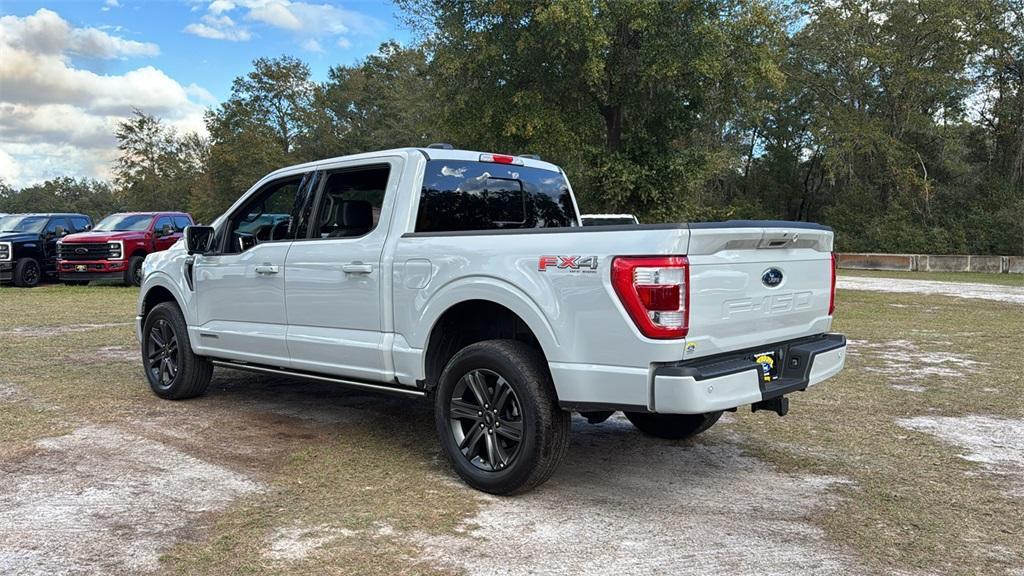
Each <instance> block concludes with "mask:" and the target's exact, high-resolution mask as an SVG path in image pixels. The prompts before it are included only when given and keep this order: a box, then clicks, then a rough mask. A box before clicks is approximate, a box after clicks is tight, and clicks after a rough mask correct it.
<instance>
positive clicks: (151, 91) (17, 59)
mask: <svg viewBox="0 0 1024 576" xmlns="http://www.w3.org/2000/svg"><path fill="white" fill-rule="evenodd" d="M0 53H2V54H3V57H2V58H0V150H2V151H3V155H2V156H0V177H2V178H4V179H5V180H6V181H8V182H9V183H11V184H12V185H15V186H24V185H29V184H32V183H36V182H39V181H42V180H45V179H48V178H53V177H55V176H61V175H71V176H83V177H92V178H105V177H107V176H108V175H109V169H110V163H111V161H112V160H113V159H114V158H115V157H116V155H117V150H116V141H115V138H114V135H113V134H114V130H115V129H116V127H117V124H118V122H120V121H121V120H123V119H125V118H127V117H129V116H130V115H131V113H132V109H133V108H139V109H141V110H143V111H145V112H146V113H149V114H154V115H156V116H159V117H162V118H164V119H165V120H166V121H167V123H168V124H169V125H171V126H174V127H176V128H178V129H181V130H193V131H200V132H202V131H203V130H204V128H203V111H204V104H211V103H213V101H214V98H213V96H212V95H211V94H210V93H209V92H207V91H206V90H204V89H203V88H201V87H199V86H195V85H190V86H182V85H181V84H180V83H178V82H177V81H176V80H174V79H173V78H171V77H169V76H167V75H166V74H165V73H164V72H163V71H161V70H159V69H157V68H154V67H152V66H142V67H140V68H136V69H133V70H129V71H127V72H125V73H123V74H98V73H96V72H92V71H90V70H86V69H82V68H79V67H76V65H75V64H74V62H73V61H72V57H73V56H81V57H88V58H107V59H110V58H128V57H132V56H146V55H153V54H157V53H159V48H158V47H157V46H156V45H155V44H148V43H142V42H134V41H129V40H125V39H123V38H119V37H117V36H112V35H110V34H108V33H106V32H103V31H100V30H98V29H95V28H74V27H72V26H71V25H70V24H69V23H68V22H67V21H65V20H64V19H63V18H61V17H60V16H59V15H58V14H56V13H55V12H52V11H50V10H45V9H41V10H39V11H38V12H36V13H35V14H33V15H30V16H25V17H16V16H4V17H3V18H0Z"/></svg>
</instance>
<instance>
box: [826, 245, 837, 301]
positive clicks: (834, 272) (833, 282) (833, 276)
mask: <svg viewBox="0 0 1024 576" xmlns="http://www.w3.org/2000/svg"><path fill="white" fill-rule="evenodd" d="M835 311H836V253H835V252H833V253H832V291H831V292H830V294H829V297H828V315H829V316H831V315H832V313H833V312H835Z"/></svg>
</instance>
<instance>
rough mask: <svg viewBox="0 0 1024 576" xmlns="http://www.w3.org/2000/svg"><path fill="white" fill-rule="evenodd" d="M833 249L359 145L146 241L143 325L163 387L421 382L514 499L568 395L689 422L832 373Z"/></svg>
mask: <svg viewBox="0 0 1024 576" xmlns="http://www.w3.org/2000/svg"><path fill="white" fill-rule="evenodd" d="M267 215H287V217H283V218H280V217H277V216H272V217H268V216H267ZM254 222H263V223H265V225H264V226H257V227H254V226H253V223H254ZM832 242H833V235H832V231H831V230H830V229H829V228H827V227H824V226H820V225H816V224H809V223H798V222H760V221H733V222H721V223H699V224H698V223H691V224H652V225H623V226H597V227H582V226H580V219H579V210H578V208H577V205H576V200H575V198H574V196H573V193H572V189H571V188H570V185H569V182H568V180H567V179H566V176H565V175H564V174H563V172H562V171H561V170H560V169H559V168H558V167H557V166H555V165H552V164H549V163H547V162H543V161H541V160H538V159H535V158H531V157H520V156H507V155H501V154H489V153H480V152H469V151H462V150H452V149H450V147H433V146H432V147H428V148H425V149H415V148H412V149H399V150H388V151H382V152H373V153H367V154H358V155H354V156H345V157H341V158H333V159H329V160H322V161H318V162H312V163H309V164H302V165H299V166H292V167H289V168H284V169H281V170H278V171H276V172H273V173H272V174H269V175H268V176H266V177H265V178H263V179H262V180H260V181H259V182H257V183H256V184H255V185H254V186H253V187H252V188H251V189H250V190H249V191H248V192H246V193H245V194H243V195H242V197H241V198H239V200H238V201H237V202H236V203H235V204H234V205H233V206H232V207H231V208H230V209H228V211H227V212H226V213H224V214H223V215H222V216H220V217H219V218H217V219H216V220H215V221H214V222H213V224H212V226H208V227H206V226H192V227H189V228H188V229H186V231H185V242H182V243H179V244H177V245H175V246H174V247H172V248H171V249H170V250H167V251H165V252H161V253H158V254H152V255H150V256H149V257H148V258H146V260H145V263H144V265H143V275H144V280H143V284H142V290H141V294H140V297H139V303H138V318H137V324H138V337H139V340H140V343H141V352H142V360H143V364H144V368H145V374H146V376H147V379H148V380H149V384H150V386H151V388H152V389H153V391H154V392H155V393H156V394H157V395H158V396H160V397H163V398H168V399H183V398H190V397H194V396H197V395H200V394H202V393H203V391H204V390H205V388H206V386H207V384H208V382H209V381H210V377H211V373H212V371H213V369H214V367H224V368H233V369H241V370H251V371H256V372H260V373H264V374H269V375H280V376H292V377H302V378H309V379H313V380H317V381H321V382H329V383H336V384H339V385H347V386H351V387H355V388H359V389H363V390H372V391H379V392H387V393H393V394H399V395H405V396H411V397H421V398H427V399H429V400H430V401H431V402H432V403H433V408H434V414H435V423H436V428H437V433H438V435H439V439H440V442H441V446H442V447H443V450H444V453H445V454H446V456H447V458H448V459H449V461H450V462H451V464H452V466H453V468H454V469H455V471H456V472H457V473H458V474H459V475H460V476H461V477H462V478H463V479H464V480H465V481H466V482H467V483H468V484H470V485H471V486H473V487H475V488H477V489H480V490H484V491H487V492H492V493H496V494H510V493H515V492H521V491H525V490H528V489H530V488H532V487H534V486H536V485H538V484H540V483H541V482H543V481H544V480H545V479H547V478H548V477H549V476H550V475H551V473H552V472H553V471H554V469H555V467H556V466H557V464H558V462H559V461H560V460H561V459H562V457H563V456H564V454H565V452H566V449H567V447H568V443H569V429H570V415H571V412H574V411H575V412H580V413H582V414H583V415H584V416H585V417H587V418H588V419H589V420H590V421H592V422H598V421H601V420H602V419H605V418H607V417H608V416H609V415H611V414H612V413H613V412H614V411H623V412H625V415H626V417H627V418H628V419H629V420H630V421H631V422H632V423H633V424H634V425H635V426H636V427H637V428H639V429H640V430H641V431H643V432H645V433H648V434H651V435H655V436H659V437H663V438H683V437H687V436H691V435H694V434H697V433H699V432H702V431H703V430H706V429H707V428H709V427H710V426H711V425H713V424H714V423H715V421H717V420H718V418H719V416H721V414H722V412H723V411H726V410H734V409H736V408H737V407H739V406H745V405H751V406H752V407H753V409H754V410H755V411H756V410H762V409H764V410H771V411H774V412H777V413H778V414H780V415H783V414H785V413H786V411H787V408H788V396H789V395H792V394H793V393H795V392H798V391H802V390H806V389H808V388H809V387H812V386H815V385H817V384H819V383H820V382H822V381H823V380H825V379H827V378H830V377H832V376H833V375H835V374H836V373H837V372H839V371H840V370H841V369H842V367H843V363H844V360H845V351H846V339H845V338H844V337H843V336H842V335H839V334H833V333H830V332H829V330H830V327H831V324H832V312H833V308H834V304H835V300H834V292H835V262H834V259H833V256H832Z"/></svg>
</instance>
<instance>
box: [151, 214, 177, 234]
mask: <svg viewBox="0 0 1024 576" xmlns="http://www.w3.org/2000/svg"><path fill="white" fill-rule="evenodd" d="M165 226H166V227H167V228H168V229H170V231H171V233H172V234H173V233H174V223H173V222H171V218H170V216H161V217H160V218H159V219H158V220H157V221H156V224H154V225H153V231H155V232H163V230H164V227H165Z"/></svg>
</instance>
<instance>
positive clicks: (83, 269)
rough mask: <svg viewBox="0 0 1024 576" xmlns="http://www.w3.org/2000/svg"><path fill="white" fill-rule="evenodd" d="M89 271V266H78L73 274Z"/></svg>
mask: <svg viewBox="0 0 1024 576" xmlns="http://www.w3.org/2000/svg"><path fill="white" fill-rule="evenodd" d="M87 270H89V266H87V265H85V264H78V265H76V266H75V272H85V271H87Z"/></svg>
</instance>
